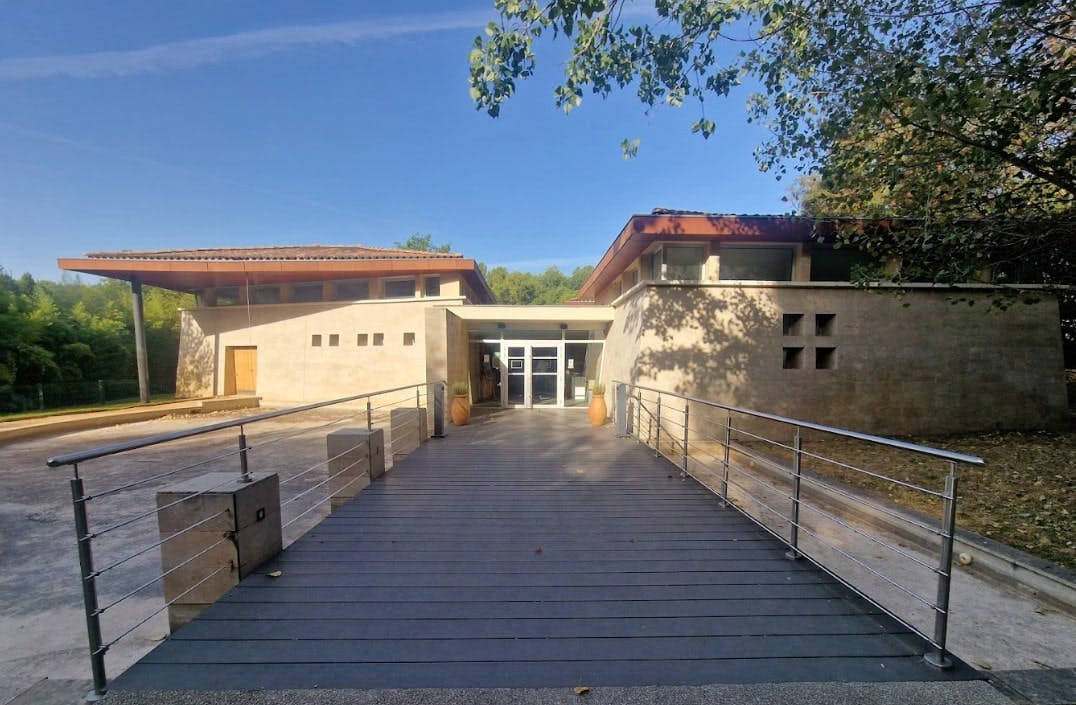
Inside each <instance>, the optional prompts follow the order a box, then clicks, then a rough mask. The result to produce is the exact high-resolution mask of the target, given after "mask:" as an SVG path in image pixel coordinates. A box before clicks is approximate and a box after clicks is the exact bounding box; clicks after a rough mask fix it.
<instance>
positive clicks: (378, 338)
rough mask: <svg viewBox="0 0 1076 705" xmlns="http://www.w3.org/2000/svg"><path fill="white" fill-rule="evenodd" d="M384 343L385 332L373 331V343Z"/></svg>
mask: <svg viewBox="0 0 1076 705" xmlns="http://www.w3.org/2000/svg"><path fill="white" fill-rule="evenodd" d="M384 344H385V334H384V333H374V345H384Z"/></svg>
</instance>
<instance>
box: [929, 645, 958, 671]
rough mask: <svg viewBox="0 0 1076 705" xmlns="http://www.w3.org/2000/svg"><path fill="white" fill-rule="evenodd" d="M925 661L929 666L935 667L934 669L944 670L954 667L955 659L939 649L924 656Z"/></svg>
mask: <svg viewBox="0 0 1076 705" xmlns="http://www.w3.org/2000/svg"><path fill="white" fill-rule="evenodd" d="M923 660H924V661H926V662H927V665H928V666H933V667H934V668H940V669H942V670H944V669H947V668H952V667H953V659H951V658H949V656H948V654H946V653H945V652H944V651H940V650H938V649H935V650H934V651H928V652H926V653H925V654H923Z"/></svg>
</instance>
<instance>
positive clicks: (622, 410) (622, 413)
mask: <svg viewBox="0 0 1076 705" xmlns="http://www.w3.org/2000/svg"><path fill="white" fill-rule="evenodd" d="M613 417H614V419H615V421H616V435H617V438H623V437H624V436H627V435H629V434H628V385H626V384H624V383H623V382H620V383H619V384H617V385H616V397H615V398H614V399H613Z"/></svg>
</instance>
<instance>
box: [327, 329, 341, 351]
mask: <svg viewBox="0 0 1076 705" xmlns="http://www.w3.org/2000/svg"><path fill="white" fill-rule="evenodd" d="M329 347H330V348H338V347H340V334H339V333H330V334H329Z"/></svg>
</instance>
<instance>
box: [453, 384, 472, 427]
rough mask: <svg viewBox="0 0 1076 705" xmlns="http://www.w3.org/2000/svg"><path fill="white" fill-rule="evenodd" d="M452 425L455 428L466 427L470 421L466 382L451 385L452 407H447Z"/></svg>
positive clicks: (469, 401)
mask: <svg viewBox="0 0 1076 705" xmlns="http://www.w3.org/2000/svg"><path fill="white" fill-rule="evenodd" d="M449 414H450V416H451V417H452V423H454V424H456V425H457V426H466V425H467V422H468V421H470V420H471V400H470V399H469V398H468V387H467V383H466V382H453V383H452V405H451V407H449Z"/></svg>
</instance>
